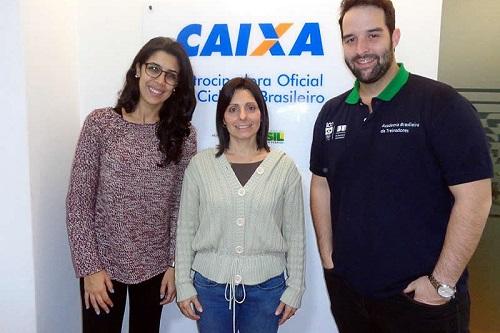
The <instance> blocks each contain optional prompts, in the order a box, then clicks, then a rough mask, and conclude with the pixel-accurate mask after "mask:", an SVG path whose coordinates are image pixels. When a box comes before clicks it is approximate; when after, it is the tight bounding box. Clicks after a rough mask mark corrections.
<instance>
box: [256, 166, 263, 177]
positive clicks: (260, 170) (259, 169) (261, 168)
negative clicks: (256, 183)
mask: <svg viewBox="0 0 500 333" xmlns="http://www.w3.org/2000/svg"><path fill="white" fill-rule="evenodd" d="M257 173H258V174H259V175H262V174H263V173H264V168H263V167H258V168H257Z"/></svg>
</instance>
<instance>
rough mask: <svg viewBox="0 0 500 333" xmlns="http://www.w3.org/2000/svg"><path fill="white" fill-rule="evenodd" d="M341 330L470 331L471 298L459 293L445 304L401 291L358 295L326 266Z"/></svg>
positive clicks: (342, 332)
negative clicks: (385, 295)
mask: <svg viewBox="0 0 500 333" xmlns="http://www.w3.org/2000/svg"><path fill="white" fill-rule="evenodd" d="M324 275H325V281H326V286H327V289H328V294H329V296H330V303H331V310H332V314H333V317H334V318H335V322H336V323H337V327H338V329H339V332H340V333H468V332H469V309H470V300H469V294H468V293H461V294H457V295H456V297H455V298H454V299H452V300H451V301H449V302H448V303H446V304H443V305H427V304H422V303H419V302H416V301H415V300H413V298H411V297H410V296H408V295H406V294H404V293H403V292H401V293H400V294H398V295H395V296H392V297H389V298H385V299H374V298H369V297H364V296H361V295H359V294H358V293H357V292H356V291H354V290H353V289H352V288H351V287H350V286H349V285H348V284H347V283H346V282H345V281H344V280H343V279H342V278H340V277H339V276H337V275H335V274H334V273H333V270H324Z"/></svg>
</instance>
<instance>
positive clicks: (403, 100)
mask: <svg viewBox="0 0 500 333" xmlns="http://www.w3.org/2000/svg"><path fill="white" fill-rule="evenodd" d="M372 109H373V112H372V113H370V112H369V109H368V106H367V105H365V104H363V103H362V102H361V99H360V97H359V83H358V82H356V84H355V86H354V88H353V89H352V90H350V91H348V92H346V93H344V94H342V95H340V96H338V97H336V98H333V99H331V100H329V101H328V102H327V103H326V104H325V105H324V106H323V108H322V110H321V112H320V113H319V115H318V119H317V120H316V124H315V127H314V135H313V143H312V148H311V160H310V170H311V172H312V173H314V174H315V175H318V176H321V177H326V178H327V180H328V184H329V187H330V192H331V196H330V198H331V202H330V205H331V207H330V208H331V216H332V229H333V243H334V244H333V248H334V250H333V262H334V265H335V268H334V272H335V273H336V274H338V275H339V276H341V277H342V278H344V279H345V280H346V281H347V282H348V283H349V284H350V285H351V286H352V287H353V288H354V289H356V290H357V291H358V292H359V293H361V294H363V295H366V296H372V297H387V296H390V295H393V294H396V293H400V292H401V291H402V290H403V289H404V288H405V287H406V286H407V285H408V284H409V283H410V282H411V281H413V280H414V279H416V278H417V277H420V276H423V275H428V274H430V273H432V271H433V269H434V266H435V264H436V262H437V260H438V257H439V254H440V252H441V249H442V246H443V242H444V237H445V233H446V227H447V224H448V219H449V217H450V212H451V208H452V206H453V196H452V194H451V192H450V190H449V188H448V187H449V186H451V185H456V184H462V183H467V182H471V181H476V180H480V179H485V178H491V177H492V176H493V168H492V163H491V159H490V155H489V148H488V145H487V142H486V136H485V133H484V130H483V128H482V126H481V124H480V122H479V119H478V116H477V111H476V110H475V108H474V107H473V106H472V104H471V103H470V102H468V101H467V100H466V99H465V98H463V97H462V96H461V95H459V94H458V93H457V92H456V91H455V90H454V89H453V88H451V87H449V86H447V85H445V84H443V83H440V82H437V81H434V80H431V79H427V78H424V77H421V76H418V75H413V74H410V73H408V72H407V71H406V70H405V68H404V66H403V65H402V64H400V69H399V71H398V73H397V75H396V76H395V77H394V79H393V80H392V81H391V82H390V83H389V85H388V86H387V87H386V88H385V89H384V91H383V92H382V93H381V94H380V95H379V96H378V97H376V98H373V100H372ZM457 288H458V290H459V291H463V290H465V288H466V274H464V275H463V276H462V277H461V279H460V281H459V283H458V284H457Z"/></svg>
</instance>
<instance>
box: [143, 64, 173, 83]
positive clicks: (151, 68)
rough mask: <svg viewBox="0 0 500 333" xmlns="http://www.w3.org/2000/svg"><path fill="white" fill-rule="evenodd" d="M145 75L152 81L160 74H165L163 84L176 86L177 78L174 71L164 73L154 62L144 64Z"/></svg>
mask: <svg viewBox="0 0 500 333" xmlns="http://www.w3.org/2000/svg"><path fill="white" fill-rule="evenodd" d="M145 65H146V74H148V75H149V76H151V77H152V78H153V79H156V78H158V77H159V76H160V75H161V73H165V82H166V83H167V84H169V85H171V86H175V85H177V82H178V81H179V78H178V77H177V73H176V72H174V71H171V70H169V71H164V70H163V69H162V68H161V66H160V65H158V64H155V63H154V62H147V63H146V64H145Z"/></svg>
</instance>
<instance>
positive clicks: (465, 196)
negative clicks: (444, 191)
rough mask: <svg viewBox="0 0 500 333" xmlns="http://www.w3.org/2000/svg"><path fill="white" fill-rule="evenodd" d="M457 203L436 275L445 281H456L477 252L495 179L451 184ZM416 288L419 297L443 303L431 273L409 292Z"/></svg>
mask: <svg viewBox="0 0 500 333" xmlns="http://www.w3.org/2000/svg"><path fill="white" fill-rule="evenodd" d="M449 188H450V191H451V193H452V194H453V197H454V198H455V203H454V204H453V208H452V210H451V214H450V220H449V222H448V227H447V230H446V236H445V240H444V245H443V249H442V250H441V254H440V256H439V259H438V262H437V264H436V266H435V267H434V271H433V273H432V275H433V276H434V277H435V278H436V280H438V281H439V282H441V283H445V284H447V285H450V286H454V285H456V283H457V281H458V279H459V278H460V276H461V275H462V273H463V271H464V270H465V267H466V266H467V263H468V262H469V260H470V258H471V257H472V255H473V254H474V251H475V250H476V248H477V245H478V243H479V240H480V238H481V235H482V233H483V230H484V226H485V225H486V220H487V219H488V214H489V211H490V208H491V180H490V179H482V180H478V181H474V182H470V183H464V184H459V185H454V186H450V187H449ZM412 291H414V292H415V299H416V300H417V301H421V302H423V303H428V304H440V303H443V302H445V299H443V298H442V297H440V296H439V295H438V294H437V292H436V289H435V288H434V287H433V286H432V285H431V284H430V282H429V279H428V278H427V277H425V276H424V277H420V278H418V279H417V280H415V281H413V282H412V283H410V285H409V286H408V287H407V288H406V289H405V292H412Z"/></svg>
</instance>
